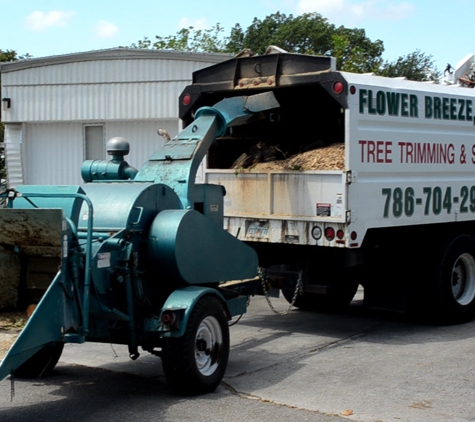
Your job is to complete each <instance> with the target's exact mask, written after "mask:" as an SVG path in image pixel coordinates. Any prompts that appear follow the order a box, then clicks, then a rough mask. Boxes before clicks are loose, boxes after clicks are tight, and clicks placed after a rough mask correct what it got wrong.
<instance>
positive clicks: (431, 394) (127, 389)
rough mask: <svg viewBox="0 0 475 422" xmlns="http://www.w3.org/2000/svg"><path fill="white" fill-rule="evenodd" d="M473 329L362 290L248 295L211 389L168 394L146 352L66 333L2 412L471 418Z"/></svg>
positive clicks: (369, 420)
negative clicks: (45, 371) (346, 304)
mask: <svg viewBox="0 0 475 422" xmlns="http://www.w3.org/2000/svg"><path fill="white" fill-rule="evenodd" d="M272 303H273V304H274V306H275V307H276V308H277V309H278V310H285V309H286V308H287V304H286V302H285V301H284V300H283V299H272ZM474 335H475V322H471V323H467V324H461V325H454V326H437V325H431V324H428V323H416V322H413V321H408V320H406V318H404V317H403V316H400V315H397V314H392V313H387V312H381V311H375V310H370V309H365V308H364V307H363V306H362V301H361V292H360V293H359V295H358V296H357V298H356V300H355V301H354V302H353V303H352V305H351V306H350V308H349V309H348V311H347V312H345V313H341V314H320V313H311V312H304V311H299V310H297V309H293V310H291V311H290V312H289V313H288V314H287V315H285V316H281V315H276V314H274V313H273V312H272V311H271V310H270V308H269V307H268V305H267V303H266V301H265V299H264V298H262V297H256V298H253V300H252V301H251V304H250V307H249V311H248V313H247V314H245V315H244V316H243V317H242V319H241V320H240V321H239V322H238V323H237V324H236V325H234V326H232V327H231V354H230V360H229V364H228V369H227V372H226V375H225V378H224V381H223V383H222V384H221V386H220V387H219V388H218V389H217V390H216V391H215V392H214V393H212V394H208V395H204V396H200V397H192V398H189V397H179V396H175V395H173V394H172V392H171V391H170V389H169V388H168V385H167V383H166V380H165V378H164V376H163V371H162V368H161V362H160V359H159V358H157V357H155V356H151V355H148V354H146V353H144V354H143V355H142V356H141V357H140V358H139V359H138V360H136V361H131V360H130V359H129V358H128V353H127V348H126V347H122V346H117V345H109V344H93V343H86V344H84V345H72V344H68V345H66V347H65V351H64V352H63V355H62V357H61V360H60V363H59V365H58V367H57V368H56V370H55V373H54V375H53V376H51V377H50V378H47V379H44V380H34V381H25V380H15V381H14V383H13V384H12V382H11V381H10V380H8V379H7V380H3V381H1V382H0V421H1V422H16V421H18V422H20V421H21V422H23V421H25V420H29V421H35V422H36V421H45V422H46V421H51V422H53V421H72V422H76V421H77V422H88V421H93V420H94V421H97V420H104V421H121V422H128V421H138V420H141V421H155V420H157V421H158V420H160V421H187V420H190V421H191V420H193V421H236V420H240V421H281V420H282V421H284V420H289V419H290V420H292V421H293V422H298V421H318V422H320V421H321V422H341V421H343V420H351V421H365V422H381V421H384V422H390V421H408V422H425V421H427V422H429V421H430V422H438V421H440V422H445V421H450V422H461V421H472V420H475V388H474V387H475V385H474V383H475V359H474V356H475V341H474V339H473V337H474ZM12 385H13V387H14V393H15V394H14V395H12Z"/></svg>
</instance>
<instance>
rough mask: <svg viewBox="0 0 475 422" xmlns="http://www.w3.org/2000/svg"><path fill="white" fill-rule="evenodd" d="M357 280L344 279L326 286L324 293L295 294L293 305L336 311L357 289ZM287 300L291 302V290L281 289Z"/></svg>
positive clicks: (351, 297)
mask: <svg viewBox="0 0 475 422" xmlns="http://www.w3.org/2000/svg"><path fill="white" fill-rule="evenodd" d="M358 285H359V283H358V281H356V280H345V281H344V282H339V283H335V284H332V285H330V286H328V287H327V293H326V294H316V293H306V292H304V293H303V294H299V295H297V298H296V300H295V303H294V306H295V307H297V308H299V309H302V310H306V311H317V312H338V311H341V310H343V309H344V308H346V307H347V306H348V305H349V304H350V303H351V301H352V300H353V298H354V297H355V294H356V291H357V290H358ZM282 294H283V295H284V297H285V299H286V300H287V302H289V303H292V299H293V296H294V291H293V290H288V289H284V290H282Z"/></svg>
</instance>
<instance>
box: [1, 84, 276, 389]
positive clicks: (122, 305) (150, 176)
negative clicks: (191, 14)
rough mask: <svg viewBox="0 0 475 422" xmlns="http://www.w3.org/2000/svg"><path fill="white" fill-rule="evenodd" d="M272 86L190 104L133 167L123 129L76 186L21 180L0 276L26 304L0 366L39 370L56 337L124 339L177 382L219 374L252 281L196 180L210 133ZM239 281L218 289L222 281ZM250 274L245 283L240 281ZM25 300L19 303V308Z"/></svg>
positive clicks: (246, 261) (219, 199) (241, 253)
mask: <svg viewBox="0 0 475 422" xmlns="http://www.w3.org/2000/svg"><path fill="white" fill-rule="evenodd" d="M278 106H279V105H278V103H277V102H276V101H275V98H274V96H273V94H272V93H268V94H263V95H262V94H260V95H255V96H249V97H239V98H233V99H230V100H224V101H221V102H220V103H218V104H216V105H215V106H213V107H205V108H203V109H201V110H198V112H197V113H196V119H195V121H194V123H193V124H192V125H190V126H189V127H188V128H186V129H185V130H183V131H182V132H181V133H180V134H179V135H178V137H177V138H175V139H173V140H170V141H169V142H167V143H166V144H165V146H164V148H163V149H162V150H161V151H158V152H157V153H155V154H154V155H153V156H152V157H151V158H150V160H149V161H148V162H147V163H146V164H145V165H144V166H143V167H142V169H140V171H136V170H135V169H133V168H131V167H130V166H128V164H127V163H126V162H125V161H124V159H123V156H124V155H126V154H127V153H128V149H129V147H128V143H127V142H126V141H125V140H124V139H123V138H113V139H112V140H111V141H109V142H108V153H109V154H110V155H112V160H111V161H108V162H106V161H86V162H85V163H84V164H83V168H82V174H83V178H84V179H85V181H87V182H89V183H86V184H85V185H83V186H21V187H19V188H18V189H17V190H11V191H9V192H8V193H7V194H6V195H5V196H8V208H7V209H2V210H0V225H1V227H2V230H1V231H0V246H1V251H2V252H1V253H0V267H2V268H4V267H6V266H8V265H9V262H11V260H12V257H18V258H19V261H20V263H21V264H20V266H19V267H18V269H17V271H16V272H13V273H12V276H11V278H12V279H11V283H12V284H13V285H15V286H16V287H17V288H18V291H19V292H20V297H19V298H18V299H19V303H21V304H23V305H29V304H30V303H34V304H37V307H36V309H35V311H34V312H33V314H32V315H31V317H30V319H29V321H28V322H27V324H26V326H25V328H24V329H23V331H22V332H21V334H20V336H19V337H18V339H17V340H16V342H15V343H14V344H13V346H12V347H11V348H10V350H9V351H8V353H7V355H6V356H5V358H4V359H3V361H2V362H1V365H0V379H2V378H4V377H6V376H7V375H9V374H13V375H17V376H41V375H44V374H46V373H48V372H49V371H51V370H52V369H53V368H54V366H55V364H56V363H57V361H58V359H59V357H60V354H61V351H62V348H63V345H64V343H84V342H85V341H96V342H111V341H112V342H115V343H120V344H127V345H128V347H129V354H130V357H131V358H132V359H136V358H137V357H138V356H139V347H141V348H142V349H143V350H145V351H148V352H151V353H153V354H157V355H160V356H161V357H162V362H163V367H164V371H165V375H166V376H167V379H168V381H169V383H170V384H171V385H172V387H173V388H174V389H176V390H177V391H181V392H185V393H192V394H196V393H203V392H208V391H212V390H213V389H215V388H216V387H217V386H218V384H219V383H220V381H221V379H222V377H223V375H224V372H225V369H226V365H227V360H228V354H229V329H228V325H227V324H228V322H227V321H228V320H229V319H231V318H232V317H233V316H236V315H240V314H243V313H245V312H246V302H247V298H248V295H249V294H253V293H254V291H255V286H257V283H256V282H255V281H253V279H254V278H255V277H256V276H257V272H258V262H257V256H256V254H255V252H254V250H253V249H251V248H250V247H249V246H247V245H246V244H244V243H243V242H240V241H239V240H237V239H236V238H235V237H233V236H231V235H230V234H229V233H227V232H226V231H225V230H223V196H224V194H225V191H224V189H223V188H222V187H221V186H216V185H210V184H205V185H195V183H194V181H195V177H196V171H197V168H198V166H199V164H200V162H201V160H202V159H203V157H204V155H205V154H206V152H207V151H208V148H209V146H210V145H211V143H212V142H213V141H214V139H215V138H216V136H220V135H222V134H223V133H224V132H225V131H226V129H227V128H228V127H230V126H234V125H242V124H245V123H246V122H247V121H248V120H249V119H250V118H253V119H255V118H258V117H259V113H261V112H262V111H263V110H268V109H272V108H276V107H278ZM231 280H248V281H247V282H246V281H243V282H242V283H233V284H232V286H230V287H221V286H222V283H223V282H226V281H231ZM249 280H250V281H249ZM25 307H26V306H25Z"/></svg>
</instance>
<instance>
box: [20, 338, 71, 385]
mask: <svg viewBox="0 0 475 422" xmlns="http://www.w3.org/2000/svg"><path fill="white" fill-rule="evenodd" d="M63 348H64V343H63V342H60V341H57V342H55V343H52V344H49V345H46V346H44V347H43V348H42V349H41V350H39V351H38V352H36V353H35V354H34V355H33V356H32V357H31V358H30V359H28V360H27V361H26V362H24V363H23V364H22V365H21V366H20V367H18V368H17V369H15V371H13V374H14V375H15V376H16V377H18V378H43V377H47V376H48V375H50V374H51V372H52V371H53V369H54V367H55V366H56V364H57V363H58V361H59V358H60V357H61V354H62V353H63Z"/></svg>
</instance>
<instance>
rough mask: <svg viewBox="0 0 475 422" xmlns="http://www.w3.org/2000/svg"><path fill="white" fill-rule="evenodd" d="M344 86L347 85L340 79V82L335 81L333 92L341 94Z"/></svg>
mask: <svg viewBox="0 0 475 422" xmlns="http://www.w3.org/2000/svg"><path fill="white" fill-rule="evenodd" d="M344 88H345V87H344V86H343V83H341V82H339V81H338V82H335V83H334V84H333V92H334V93H335V94H341V93H342V92H343V89H344Z"/></svg>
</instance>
